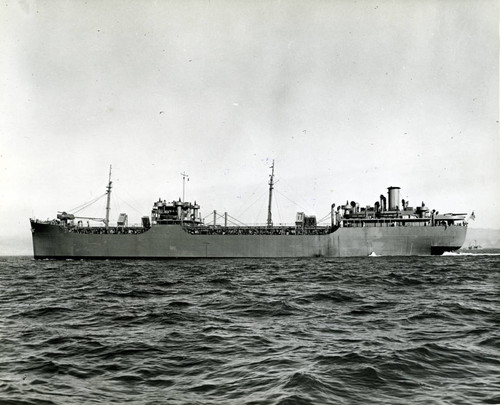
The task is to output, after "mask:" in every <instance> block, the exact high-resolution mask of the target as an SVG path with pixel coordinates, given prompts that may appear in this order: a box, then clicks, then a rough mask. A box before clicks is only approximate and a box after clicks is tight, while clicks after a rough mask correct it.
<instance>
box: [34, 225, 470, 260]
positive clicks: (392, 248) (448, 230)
mask: <svg viewBox="0 0 500 405" xmlns="http://www.w3.org/2000/svg"><path fill="white" fill-rule="evenodd" d="M31 229H32V235H33V250H34V257H35V258H36V259H132V258H134V259H137V258H141V259H169V258H272V257H277V258H278V257H283V258H284V257H352V256H368V255H370V254H372V253H375V254H376V255H379V256H414V255H431V254H442V253H443V252H446V251H453V250H457V249H459V248H460V247H461V246H462V245H463V243H464V241H465V235H466V231H467V227H466V226H432V227H431V226H429V227H426V226H395V227H352V228H338V229H336V230H335V231H334V232H332V233H329V234H325V235H216V234H212V235H193V234H190V233H188V232H186V231H185V230H184V229H183V228H182V227H181V226H176V225H172V226H164V225H154V226H153V227H151V228H150V229H149V230H147V231H146V232H143V233H139V234H92V233H90V234H86V233H77V232H75V233H73V232H68V230H67V228H65V227H63V226H61V225H58V224H50V223H39V222H35V221H31Z"/></svg>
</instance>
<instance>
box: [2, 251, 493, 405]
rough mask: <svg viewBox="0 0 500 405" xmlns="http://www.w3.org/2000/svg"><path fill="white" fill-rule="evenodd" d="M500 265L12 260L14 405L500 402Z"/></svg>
mask: <svg viewBox="0 0 500 405" xmlns="http://www.w3.org/2000/svg"><path fill="white" fill-rule="evenodd" d="M499 268H500V256H499V255H498V253H491V254H473V255H470V254H459V255H449V256H438V257H412V258H408V257H366V258H350V259H323V258H315V259H271V260H267V259H266V260H262V259H260V260H248V259H245V260H243V259H242V260H212V261H208V260H182V261H35V260H33V259H32V258H29V257H3V258H0V287H1V292H0V403H1V404H65V405H67V404H114V403H116V404H218V405H219V404H499V403H500V270H499Z"/></svg>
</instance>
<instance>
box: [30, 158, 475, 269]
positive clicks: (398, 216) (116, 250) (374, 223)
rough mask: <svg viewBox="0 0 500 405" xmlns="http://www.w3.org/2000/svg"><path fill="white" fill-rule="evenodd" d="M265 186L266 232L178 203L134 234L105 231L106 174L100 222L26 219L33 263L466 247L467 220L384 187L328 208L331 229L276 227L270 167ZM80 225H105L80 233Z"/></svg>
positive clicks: (120, 227) (310, 222)
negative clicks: (369, 197)
mask: <svg viewBox="0 0 500 405" xmlns="http://www.w3.org/2000/svg"><path fill="white" fill-rule="evenodd" d="M271 169H272V174H271V176H270V180H269V204H268V216H267V223H266V225H262V226H248V225H244V224H236V225H235V224H228V220H227V219H228V215H227V213H225V215H224V223H223V224H217V222H216V220H217V213H216V211H214V213H213V222H212V223H210V224H205V222H204V220H203V219H202V217H201V213H200V206H199V205H198V204H197V203H196V201H195V202H194V203H191V202H187V201H184V194H185V193H184V184H185V183H184V182H185V179H186V176H187V175H186V174H185V173H182V174H181V175H183V198H182V199H180V198H179V199H178V200H177V201H176V200H174V201H166V200H162V199H161V198H160V199H158V201H155V202H154V203H153V208H152V211H151V215H150V216H143V217H142V221H141V222H142V223H141V225H140V226H129V225H128V216H127V214H126V213H120V215H119V218H118V222H117V224H116V226H110V224H109V206H110V198H111V188H112V182H111V169H110V177H109V181H108V185H107V188H106V196H107V204H106V216H105V218H104V219H99V218H86V217H77V216H75V215H74V214H68V213H66V212H62V213H59V214H58V215H57V219H55V220H52V221H39V220H36V219H31V220H30V221H31V229H32V234H33V249H34V257H35V258H65V259H67V258H94V259H103V258H151V259H153V258H155V259H158V258H224V257H225V258H227V257H322V256H324V257H346V256H368V255H370V254H376V255H429V254H441V253H443V252H446V251H453V250H457V249H459V248H460V247H461V246H462V245H463V243H464V240H465V235H466V230H467V222H466V217H467V214H463V213H460V214H454V213H447V214H439V213H438V212H436V211H435V210H430V209H429V208H428V207H427V206H426V205H425V204H424V203H423V202H422V204H421V205H419V206H417V207H411V206H409V202H408V201H405V200H401V201H400V188H399V187H392V186H391V187H388V191H387V197H386V196H385V195H381V196H380V197H379V199H378V200H377V201H376V202H375V203H374V204H373V205H372V206H370V205H366V206H361V205H360V204H359V203H358V202H356V201H351V202H349V201H347V202H346V203H345V204H343V205H339V206H336V205H335V204H332V205H331V211H330V221H329V224H327V225H319V224H318V223H317V220H316V217H315V216H313V215H306V214H305V213H304V212H297V214H296V218H295V223H294V224H291V225H274V224H273V221H272V213H271V201H272V194H273V187H274V162H273V165H272V167H271ZM82 218H83V219H87V220H96V219H97V220H100V221H102V222H103V223H104V225H97V226H95V225H94V226H91V225H90V221H87V225H86V226H85V225H84V222H83V220H82Z"/></svg>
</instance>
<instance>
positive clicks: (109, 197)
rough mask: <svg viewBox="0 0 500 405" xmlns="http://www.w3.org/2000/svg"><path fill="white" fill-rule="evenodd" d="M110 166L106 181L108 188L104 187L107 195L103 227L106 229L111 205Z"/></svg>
mask: <svg viewBox="0 0 500 405" xmlns="http://www.w3.org/2000/svg"><path fill="white" fill-rule="evenodd" d="M111 184H112V182H111V165H109V180H108V186H107V187H106V194H107V195H108V198H107V201H106V219H105V220H104V226H105V227H106V229H107V228H108V226H109V210H110V205H111Z"/></svg>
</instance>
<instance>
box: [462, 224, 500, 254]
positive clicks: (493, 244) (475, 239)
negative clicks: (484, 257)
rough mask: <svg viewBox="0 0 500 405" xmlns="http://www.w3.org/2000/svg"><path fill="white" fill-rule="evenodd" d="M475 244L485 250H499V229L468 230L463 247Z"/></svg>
mask: <svg viewBox="0 0 500 405" xmlns="http://www.w3.org/2000/svg"><path fill="white" fill-rule="evenodd" d="M476 244H477V245H481V247H483V248H485V249H500V229H474V228H469V229H468V230H467V237H466V238H465V243H464V246H463V247H464V248H467V247H468V246H469V245H476Z"/></svg>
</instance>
